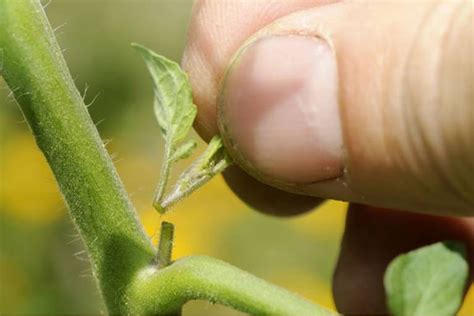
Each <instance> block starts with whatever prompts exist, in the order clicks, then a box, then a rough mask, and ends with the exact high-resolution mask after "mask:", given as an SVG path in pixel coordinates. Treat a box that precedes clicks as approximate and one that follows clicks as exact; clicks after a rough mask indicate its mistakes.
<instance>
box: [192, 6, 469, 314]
mask: <svg viewBox="0 0 474 316" xmlns="http://www.w3.org/2000/svg"><path fill="white" fill-rule="evenodd" d="M472 11H473V9H472V5H471V3H470V2H469V1H380V2H369V1H365V2H355V1H330V0H329V1H322V0H291V1H290V0H285V1H273V0H259V1H246V0H220V1H213V0H208V1H197V3H196V5H195V9H194V14H193V19H192V22H191V26H190V31H189V41H188V45H187V49H186V52H185V55H184V59H183V66H184V67H185V69H186V70H187V71H188V73H189V75H190V79H191V83H192V85H193V91H194V97H195V101H196V103H197V105H198V108H199V111H198V118H197V123H196V129H197V131H198V132H199V133H200V135H201V136H202V137H203V138H205V139H209V138H210V137H211V136H212V135H214V134H216V133H218V126H219V127H220V132H221V135H222V137H223V138H224V140H225V142H226V144H227V148H228V149H229V150H230V153H231V155H232V156H233V157H234V159H235V160H236V161H237V163H238V164H239V166H240V167H241V168H243V169H244V170H245V171H246V172H247V173H248V174H251V175H252V176H253V177H254V178H257V179H258V180H260V182H259V181H256V180H254V179H253V178H252V177H249V176H248V175H247V174H246V173H244V172H242V171H241V170H239V169H237V168H234V169H233V170H230V172H228V173H227V174H226V179H227V181H228V183H229V185H230V186H231V188H232V189H233V190H234V191H235V192H236V193H237V194H238V195H239V196H240V197H241V198H242V199H243V200H245V201H247V203H249V204H250V205H252V206H254V207H255V208H257V209H260V210H262V211H264V212H270V213H276V214H280V215H281V214H290V213H299V212H302V211H305V210H308V209H310V208H312V207H313V206H314V205H316V204H317V203H319V201H320V198H334V199H342V200H347V201H350V202H355V203H362V204H369V205H375V206H377V207H384V208H392V209H403V210H411V211H416V212H421V213H428V214H437V215H445V216H459V215H462V216H472V215H474V181H473V179H472V178H473V176H474V146H472V144H474V108H473V101H474V88H473V86H474V85H473V80H474V71H473V67H474V63H473V61H474V58H473V51H472V47H473V46H472V45H473V32H472V21H473V19H472ZM218 108H219V111H217V109H218ZM218 112H219V114H218ZM262 183H266V184H268V185H271V186H267V185H264V184H262ZM276 188H278V189H276ZM293 193H298V194H303V195H296V194H293ZM268 197H271V199H269V198H268ZM473 231H474V220H473V219H467V218H450V217H434V216H431V215H418V214H411V213H404V212H394V211H389V210H382V209H380V208H369V207H364V206H359V205H354V206H352V208H351V209H350V211H349V214H348V219H347V225H346V233H345V236H344V241H343V245H342V252H341V256H340V259H339V264H338V268H337V270H336V274H335V279H334V294H335V299H336V304H337V305H338V309H339V310H340V311H341V312H343V313H373V312H383V311H384V309H385V305H384V298H383V290H382V281H381V277H382V275H383V270H384V268H385V267H386V264H387V263H388V261H389V260H390V259H391V258H393V257H394V256H396V255H397V254H398V253H400V252H402V251H407V250H409V249H412V248H415V247H418V246H421V245H422V244H426V243H431V242H434V241H437V240H443V239H459V240H464V241H465V242H466V243H467V244H468V245H469V246H470V247H471V248H470V249H471V255H472V253H473V250H474V232H473ZM471 257H472V256H471ZM471 262H474V260H471ZM361 289H362V290H361Z"/></svg>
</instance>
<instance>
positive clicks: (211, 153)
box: [160, 136, 232, 210]
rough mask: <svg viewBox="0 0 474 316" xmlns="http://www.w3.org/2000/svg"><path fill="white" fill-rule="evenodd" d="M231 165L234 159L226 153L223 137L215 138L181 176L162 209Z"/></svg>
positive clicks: (163, 203) (164, 201)
mask: <svg viewBox="0 0 474 316" xmlns="http://www.w3.org/2000/svg"><path fill="white" fill-rule="evenodd" d="M230 164H232V159H231V158H230V156H229V155H228V154H227V152H226V151H225V148H224V144H223V143H222V139H221V137H220V136H214V137H213V138H212V139H211V141H210V142H209V145H208V146H207V148H206V150H205V151H204V152H203V153H202V154H201V156H199V158H197V159H196V161H194V162H193V164H192V165H191V166H190V167H189V168H188V169H186V170H185V171H184V172H183V173H182V174H181V175H180V176H179V179H178V181H177V182H176V184H175V186H174V188H173V190H171V192H170V194H169V195H168V196H167V197H166V198H164V200H163V202H162V203H161V205H160V206H161V209H162V210H166V209H168V208H169V207H170V206H171V205H173V204H174V203H176V202H178V201H180V200H181V199H183V198H184V197H186V196H188V195H189V194H191V193H192V192H194V191H195V190H196V189H198V188H199V187H201V186H202V185H204V184H205V183H206V182H208V181H209V180H211V179H212V177H214V176H215V175H216V174H219V173H220V172H222V171H224V169H225V168H227V167H228V166H229V165H230Z"/></svg>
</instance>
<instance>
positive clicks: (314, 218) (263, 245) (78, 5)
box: [0, 0, 474, 315]
mask: <svg viewBox="0 0 474 316" xmlns="http://www.w3.org/2000/svg"><path fill="white" fill-rule="evenodd" d="M190 12H191V1H190V0H54V1H52V2H51V3H50V4H49V6H48V9H47V14H48V17H49V19H50V21H51V24H52V25H53V27H58V29H57V31H56V34H57V35H58V40H59V42H60V44H61V47H62V48H63V49H65V53H64V54H65V58H66V60H67V62H68V65H69V67H70V70H71V73H72V74H73V76H74V78H75V82H76V85H77V87H78V88H79V90H80V91H85V90H86V87H89V88H88V89H87V94H86V96H85V99H86V103H89V102H92V101H93V100H94V99H95V101H94V102H93V104H92V105H91V106H90V108H89V111H90V113H91V115H92V117H93V119H94V121H95V122H96V123H97V124H98V128H99V131H100V133H101V136H102V138H103V139H104V140H106V141H110V142H109V144H108V145H107V148H108V151H109V153H110V154H111V155H112V156H113V157H114V161H115V164H116V166H117V168H118V170H119V173H120V175H121V177H122V178H123V180H124V182H125V185H126V187H127V190H128V192H129V193H130V194H131V197H132V200H133V202H134V203H135V205H136V206H137V208H138V210H139V211H140V217H141V218H142V220H143V222H144V224H145V226H146V229H147V232H148V233H149V234H150V235H151V236H153V237H154V240H155V242H156V236H155V235H156V231H157V229H158V227H159V223H160V221H161V220H162V219H165V220H167V221H171V222H173V223H174V224H175V225H176V242H175V250H174V256H175V257H181V256H184V255H190V254H206V255H210V256H215V257H218V258H220V259H223V260H226V261H228V262H230V263H232V264H234V265H236V266H238V267H240V268H243V269H245V270H248V271H250V272H252V273H254V274H256V275H257V276H260V277H262V278H265V279H267V280H270V281H272V282H274V283H276V284H279V285H282V286H284V287H286V288H289V289H292V290H294V291H296V292H298V293H301V294H302V295H304V296H306V297H308V298H309V299H313V300H315V301H318V302H319V303H321V304H323V305H325V306H328V307H331V308H334V305H333V301H332V296H331V292H330V278H331V274H332V271H333V268H334V265H335V261H336V256H337V252H338V248H339V241H340V239H341V237H342V231H343V226H344V214H345V204H344V203H339V202H327V203H326V204H324V205H323V206H322V207H320V209H318V211H317V212H311V213H309V214H307V215H303V216H299V217H296V218H292V219H278V218H272V217H268V216H265V215H261V214H258V213H256V212H254V211H252V210H250V209H249V208H248V207H247V206H245V205H244V204H243V203H242V202H240V201H239V200H238V199H237V198H236V197H235V196H233V194H232V193H231V192H230V191H229V190H228V189H227V188H226V186H225V184H224V182H223V180H222V179H221V178H220V177H219V178H217V179H215V180H213V181H212V182H211V183H210V184H209V185H207V186H206V187H204V188H203V189H201V190H200V191H198V192H197V193H195V194H194V195H193V196H192V197H191V198H189V199H188V200H186V201H185V202H183V203H182V204H181V205H179V206H178V207H176V208H175V210H174V211H173V212H172V213H171V214H170V215H166V216H165V217H163V218H160V216H159V215H158V214H157V213H156V211H154V209H153V208H152V207H151V203H152V198H153V193H154V188H155V184H156V181H157V177H158V173H159V170H158V168H159V166H160V159H161V156H162V155H161V152H160V150H161V149H162V145H163V144H162V141H161V136H160V132H159V128H158V125H157V124H156V122H155V118H154V115H153V109H152V102H153V101H152V100H153V99H152V97H153V91H152V85H151V82H150V80H149V77H148V74H147V73H146V69H145V67H144V66H143V63H142V61H141V60H140V58H139V57H138V56H137V54H136V53H135V52H134V51H133V50H132V49H130V46H129V44H130V42H139V43H142V44H144V45H146V46H148V47H150V48H152V49H153V50H155V51H156V52H158V53H160V54H163V55H165V56H167V57H169V58H171V59H174V60H179V59H180V57H181V53H182V51H183V47H184V43H185V34H186V27H187V24H188V20H189V17H190ZM8 93H9V91H8V89H7V88H6V85H5V83H4V82H3V81H2V79H1V78H0V313H2V314H4V313H8V314H26V313H41V314H65V313H74V314H85V313H87V314H92V313H94V314H96V313H99V312H101V311H105V307H104V306H103V305H102V303H101V302H100V297H99V293H98V291H97V289H96V288H95V285H94V283H93V278H92V272H91V270H90V267H89V265H88V262H87V255H86V254H85V253H84V251H83V246H82V243H81V241H80V239H79V237H78V235H77V233H76V232H75V231H74V230H73V229H72V224H71V222H70V220H69V218H68V216H67V211H66V209H65V207H64V205H63V202H62V200H61V196H60V195H59V192H58V189H57V186H56V184H55V181H54V179H53V176H52V174H51V172H50V171H49V168H48V166H47V164H46V162H45V160H44V158H43V157H42V155H41V153H40V152H39V150H38V149H37V148H36V147H35V144H34V140H33V137H32V136H31V134H30V131H29V129H28V127H27V125H26V123H25V122H24V119H23V118H22V115H21V113H20V111H19V109H18V107H17V106H16V104H15V103H14V102H13V100H12V99H11V98H8ZM471 292H472V291H471ZM465 310H466V312H467V313H466V314H465V315H469V313H470V312H472V313H474V311H473V310H472V309H471V310H470V311H469V310H467V309H465ZM184 311H185V315H239V314H241V313H238V312H235V311H232V310H230V309H228V308H224V307H221V306H214V305H211V304H210V303H207V302H191V303H188V304H187V305H186V306H185V309H184Z"/></svg>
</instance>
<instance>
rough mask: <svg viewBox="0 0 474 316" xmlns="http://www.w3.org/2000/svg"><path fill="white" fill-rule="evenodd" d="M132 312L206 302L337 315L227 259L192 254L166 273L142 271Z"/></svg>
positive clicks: (260, 311) (133, 290)
mask: <svg viewBox="0 0 474 316" xmlns="http://www.w3.org/2000/svg"><path fill="white" fill-rule="evenodd" d="M128 295H129V297H130V298H131V302H133V304H132V305H130V311H131V312H132V313H133V314H137V315H138V314H140V315H142V314H153V313H156V311H160V315H169V314H173V313H176V312H177V311H179V310H180V308H181V306H182V305H183V304H185V303H186V302H188V301H190V300H196V299H204V300H208V301H211V302H214V303H220V304H223V305H227V306H231V307H233V308H235V309H238V310H240V311H244V312H247V313H250V314H253V315H298V316H305V315H311V316H320V315H336V314H334V313H333V312H331V311H329V310H327V309H325V308H323V307H320V306H317V305H315V304H313V303H311V302H309V301H307V300H305V299H304V298H302V297H300V296H298V295H296V294H293V293H290V292H289V291H287V290H285V289H283V288H280V287H277V286H275V285H272V284H270V283H268V282H266V281H264V280H262V279H259V278H257V277H255V276H253V275H251V274H249V273H247V272H245V271H242V270H240V269H238V268H235V267H233V266H231V265H230V264H227V263H225V262H223V261H220V260H217V259H213V258H209V257H205V256H193V257H186V258H183V259H180V260H178V261H176V262H174V263H172V264H171V265H170V266H168V267H166V268H164V269H159V270H158V269H156V268H155V267H149V268H148V269H144V270H143V271H142V272H141V273H140V274H139V275H138V276H137V279H136V280H135V282H133V283H132V285H131V286H130V288H129V291H128Z"/></svg>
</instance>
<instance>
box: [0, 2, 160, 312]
mask: <svg viewBox="0 0 474 316" xmlns="http://www.w3.org/2000/svg"><path fill="white" fill-rule="evenodd" d="M0 65H2V66H1V67H0V69H1V74H2V76H3V77H4V79H5V82H6V83H7V84H8V86H9V87H10V88H11V90H12V91H13V94H14V96H15V98H16V100H17V102H18V104H19V105H20V107H21V109H22V111H23V113H24V115H25V117H26V119H27V121H28V123H29V126H30V127H31V130H32V132H33V134H34V136H35V138H36V142H37V144H38V146H39V148H40V149H41V151H42V152H43V154H44V155H45V157H46V159H47V161H48V163H49V165H50V167H51V169H52V171H53V173H54V175H55V177H56V180H57V182H58V184H59V186H60V189H61V192H62V194H63V196H64V198H65V200H66V203H67V205H68V208H69V211H70V214H71V216H72V218H73V221H74V223H75V225H76V226H77V228H78V230H79V232H80V235H81V236H82V238H83V240H84V242H85V244H86V246H87V249H88V252H89V256H90V258H91V262H92V266H93V270H94V275H95V276H96V278H97V280H98V281H99V286H100V289H101V292H102V295H103V297H104V299H105V301H106V304H107V306H108V308H109V311H110V312H111V313H121V312H123V310H124V308H125V307H126V306H125V301H124V300H122V299H121V297H123V291H124V285H125V284H126V283H127V282H129V280H130V279H131V278H132V277H133V275H134V273H135V272H136V271H137V269H139V268H140V267H143V266H144V265H146V264H148V263H150V262H151V261H152V260H153V258H154V256H155V250H154V248H153V247H152V244H151V242H150V240H149V238H148V237H147V236H146V234H145V233H144V230H143V228H142V225H141V224H140V223H139V221H138V220H137V216H136V213H135V210H134V209H133V206H132V205H131V203H130V201H129V199H128V197H127V195H126V193H125V190H124V188H123V185H122V183H121V181H120V179H119V177H118V175H117V173H116V171H115V168H114V166H113V163H112V160H111V159H110V156H109V155H108V154H107V152H106V150H105V148H104V145H103V142H102V140H101V138H100V136H99V133H98V132H97V129H96V127H95V126H94V123H93V122H92V120H91V118H90V116H89V113H88V112H87V109H86V107H85V105H84V102H83V99H82V97H81V96H80V94H79V92H78V90H77V89H76V87H75V85H74V82H73V79H72V78H71V75H70V73H69V71H68V69H67V66H66V63H65V61H64V58H63V56H62V53H61V50H60V48H59V45H58V44H57V42H56V39H55V37H54V33H53V31H52V29H51V26H50V25H49V22H48V21H47V18H46V15H45V13H44V10H43V8H42V6H41V3H40V1H37V0H0Z"/></svg>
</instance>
